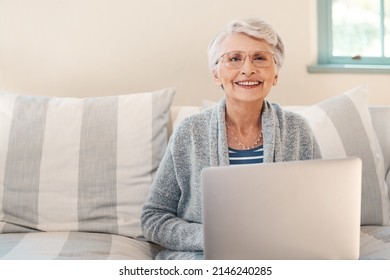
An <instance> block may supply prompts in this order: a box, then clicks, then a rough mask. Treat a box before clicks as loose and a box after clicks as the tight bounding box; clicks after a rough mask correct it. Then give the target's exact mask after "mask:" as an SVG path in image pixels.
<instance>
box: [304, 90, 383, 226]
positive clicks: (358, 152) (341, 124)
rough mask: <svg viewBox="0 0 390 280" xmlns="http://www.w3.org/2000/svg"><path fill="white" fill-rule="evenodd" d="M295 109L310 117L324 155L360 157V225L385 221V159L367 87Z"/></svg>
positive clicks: (309, 119) (328, 156)
mask: <svg viewBox="0 0 390 280" xmlns="http://www.w3.org/2000/svg"><path fill="white" fill-rule="evenodd" d="M298 112H299V113H300V114H302V115H303V116H304V117H305V118H306V119H307V120H308V121H309V123H310V125H311V127H312V129H313V131H314V134H315V136H316V138H317V140H318V143H319V145H320V149H321V153H322V156H323V158H339V157H359V158H361V159H362V162H363V174H362V177H363V178H362V215H361V223H362V225H384V224H388V221H389V200H388V190H387V184H386V183H385V170H384V159H383V154H382V151H381V148H380V145H379V141H378V139H377V136H376V133H375V131H374V128H373V126H372V122H371V116H370V112H369V110H368V90H367V87H365V86H360V87H356V88H354V89H352V90H350V91H348V92H346V93H344V94H341V95H339V96H336V97H333V98H329V99H327V100H324V101H322V102H320V103H319V104H316V105H313V106H310V107H308V108H306V109H304V110H299V111H298Z"/></svg>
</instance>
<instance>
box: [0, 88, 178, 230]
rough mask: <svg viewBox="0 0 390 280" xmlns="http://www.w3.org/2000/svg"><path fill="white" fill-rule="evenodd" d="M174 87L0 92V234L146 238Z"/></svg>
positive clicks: (165, 139)
mask: <svg viewBox="0 0 390 280" xmlns="http://www.w3.org/2000/svg"><path fill="white" fill-rule="evenodd" d="M173 96H174V89H165V90H160V91H155V92H147V93H137V94H128V95H120V96H107V97H95V98H83V99H80V98H65V97H64V98H58V97H37V96H23V95H16V94H12V93H1V94H0V131H1V134H0V232H2V233H7V232H21V231H30V230H39V231H85V232H103V233H112V234H119V235H123V236H128V237H133V238H137V237H141V236H142V232H141V228H140V221H139V220H140V214H141V209H142V206H143V203H144V201H145V198H146V196H147V193H148V190H149V186H150V185H151V183H152V178H153V175H154V173H155V171H156V169H157V167H158V165H159V163H160V160H161V158H162V156H163V153H164V151H165V147H166V141H167V125H168V120H169V108H170V105H171V102H172V99H173Z"/></svg>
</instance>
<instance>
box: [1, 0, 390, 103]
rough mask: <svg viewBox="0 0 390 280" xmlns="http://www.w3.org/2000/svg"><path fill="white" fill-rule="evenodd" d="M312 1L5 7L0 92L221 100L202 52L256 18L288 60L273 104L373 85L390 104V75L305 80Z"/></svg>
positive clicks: (61, 0)
mask: <svg viewBox="0 0 390 280" xmlns="http://www.w3.org/2000/svg"><path fill="white" fill-rule="evenodd" d="M315 2H316V0H295V1H286V0H273V1H268V0H240V1H230V0H212V1H209V0H0V90H8V91H13V92H20V93H28V94H36V95H57V96H97V95H111V94H121V93H126V92H142V91H148V90H154V89H159V88H163V87H172V86H173V87H176V88H177V94H176V98H175V104H177V105H183V104H190V105H197V104H200V101H201V100H202V99H211V100H217V99H219V98H220V97H221V96H222V92H221V90H220V89H219V88H218V87H216V86H215V85H214V84H213V81H212V79H211V74H210V73H209V70H208V68H207V56H206V48H207V45H208V43H209V41H210V39H211V38H212V36H213V35H214V34H215V33H216V32H218V31H219V30H220V29H221V28H222V26H224V25H225V24H226V23H227V22H228V21H229V20H231V19H233V18H245V17H249V16H260V17H262V18H264V19H265V20H267V21H269V22H270V23H271V24H272V25H274V27H275V28H276V29H277V30H278V31H279V33H280V34H281V36H282V37H283V39H284V41H285V44H286V61H285V65H284V67H283V68H282V70H281V72H280V78H279V85H278V86H276V87H275V88H274V89H273V91H272V92H271V95H270V99H271V100H273V101H277V102H280V103H281V104H284V105H296V104H312V103H315V102H317V101H319V100H322V99H324V98H326V97H329V96H333V95H336V94H338V93H340V92H342V91H344V90H346V89H349V88H351V87H354V86H356V85H359V84H367V85H368V86H369V90H370V93H371V103H372V104H390V90H389V89H388V86H387V85H388V83H389V80H390V75H377V74H309V73H307V71H306V66H307V65H308V64H310V63H313V62H315V61H316V7H315Z"/></svg>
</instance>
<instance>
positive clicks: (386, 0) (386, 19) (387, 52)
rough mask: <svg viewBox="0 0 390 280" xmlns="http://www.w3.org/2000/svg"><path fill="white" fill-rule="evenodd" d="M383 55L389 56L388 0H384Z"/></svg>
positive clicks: (389, 22)
mask: <svg viewBox="0 0 390 280" xmlns="http://www.w3.org/2000/svg"><path fill="white" fill-rule="evenodd" d="M384 6H385V40H384V41H385V56H387V57H390V0H385V2H384Z"/></svg>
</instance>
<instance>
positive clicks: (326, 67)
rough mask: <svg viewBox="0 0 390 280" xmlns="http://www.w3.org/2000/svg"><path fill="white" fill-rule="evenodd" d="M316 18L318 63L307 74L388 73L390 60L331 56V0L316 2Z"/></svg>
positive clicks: (383, 57) (382, 8) (382, 6)
mask: <svg viewBox="0 0 390 280" xmlns="http://www.w3.org/2000/svg"><path fill="white" fill-rule="evenodd" d="M380 1H381V15H380V16H381V34H382V46H384V32H385V31H384V0H380ZM317 17H318V40H317V41H318V62H317V64H316V65H310V66H308V68H307V70H308V72H309V73H317V72H349V73H354V72H358V73H361V72H367V73H390V58H389V57H385V56H384V48H382V54H381V55H382V56H381V57H347V56H333V54H332V46H333V41H332V36H333V35H332V0H317Z"/></svg>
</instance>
